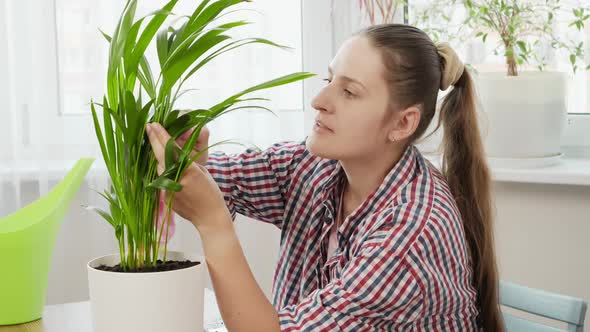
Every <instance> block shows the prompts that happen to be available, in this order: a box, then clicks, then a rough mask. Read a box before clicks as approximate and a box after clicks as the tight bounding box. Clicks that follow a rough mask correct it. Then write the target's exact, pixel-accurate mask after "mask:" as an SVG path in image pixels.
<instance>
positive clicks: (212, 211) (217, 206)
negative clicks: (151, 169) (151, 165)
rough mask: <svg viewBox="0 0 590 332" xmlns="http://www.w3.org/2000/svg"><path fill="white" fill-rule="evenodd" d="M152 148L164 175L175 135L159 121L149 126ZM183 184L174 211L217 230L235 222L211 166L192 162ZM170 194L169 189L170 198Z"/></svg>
mask: <svg viewBox="0 0 590 332" xmlns="http://www.w3.org/2000/svg"><path fill="white" fill-rule="evenodd" d="M146 132H147V134H148V137H149V140H150V143H151V145H152V149H153V150H154V154H155V156H156V159H157V160H158V174H162V172H163V171H164V165H165V157H164V156H165V147H166V143H167V142H168V140H170V138H171V136H170V134H168V132H167V131H166V129H164V128H163V127H162V126H161V125H160V124H158V123H152V124H148V125H147V127H146ZM180 184H181V185H182V186H183V188H182V190H181V191H180V192H177V193H174V200H173V202H172V208H173V210H174V211H175V212H176V213H178V214H179V215H180V216H182V217H183V218H185V219H188V220H190V221H191V222H192V223H193V224H194V225H195V226H196V227H197V229H198V230H199V232H200V233H202V232H203V231H207V232H208V231H214V230H216V229H217V228H220V227H226V226H227V223H226V222H227V221H229V223H230V225H231V215H230V213H229V211H228V209H227V206H226V205H225V201H224V199H223V194H222V193H221V191H220V190H219V187H218V186H217V183H216V182H215V180H214V179H213V177H211V174H209V172H208V171H207V169H206V168H205V167H204V166H203V165H200V164H197V163H192V164H191V165H190V166H189V167H188V168H187V169H186V170H185V172H184V174H183V176H182V178H181V179H180ZM169 195H170V193H168V192H166V197H167V198H168V197H169Z"/></svg>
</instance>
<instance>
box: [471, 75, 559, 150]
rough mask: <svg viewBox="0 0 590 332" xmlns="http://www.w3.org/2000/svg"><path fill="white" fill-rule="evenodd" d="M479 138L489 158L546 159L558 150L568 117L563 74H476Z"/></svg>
mask: <svg viewBox="0 0 590 332" xmlns="http://www.w3.org/2000/svg"><path fill="white" fill-rule="evenodd" d="M476 84H477V90H478V93H479V97H480V100H481V103H482V105H481V106H482V107H483V111H484V112H485V120H486V121H485V123H484V126H483V127H484V128H483V129H484V142H485V147H486V152H487V154H488V156H490V157H493V158H550V157H555V156H558V155H559V154H560V146H561V136H562V133H563V129H564V126H565V123H566V119H567V93H566V90H567V75H566V74H565V73H558V72H522V73H520V76H516V77H508V76H506V75H505V73H499V72H498V73H480V74H479V75H478V77H477V78H476Z"/></svg>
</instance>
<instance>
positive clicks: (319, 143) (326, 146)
mask: <svg viewBox="0 0 590 332" xmlns="http://www.w3.org/2000/svg"><path fill="white" fill-rule="evenodd" d="M330 146H331V145H330V142H327V140H326V139H324V138H323V137H317V136H316V135H314V133H312V134H311V135H309V136H307V139H306V141H305V147H306V148H307V150H308V151H309V152H310V153H311V154H312V155H314V156H317V157H320V158H325V159H335V158H334V157H335V156H334V153H331V152H333V151H331V150H332V149H330Z"/></svg>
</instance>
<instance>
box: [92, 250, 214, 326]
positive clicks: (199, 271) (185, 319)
mask: <svg viewBox="0 0 590 332" xmlns="http://www.w3.org/2000/svg"><path fill="white" fill-rule="evenodd" d="M166 259H167V260H186V259H188V260H191V261H198V262H200V264H199V265H196V266H192V267H190V268H185V269H181V270H174V271H164V272H149V273H120V272H107V271H101V270H97V269H95V267H98V266H100V265H102V264H104V265H108V266H114V265H116V264H118V263H119V262H120V258H119V255H118V254H117V255H109V256H104V257H100V258H97V259H94V260H92V261H90V262H89V263H88V282H89V288H90V304H91V307H92V318H93V326H94V332H119V331H120V332H134V331H137V332H163V331H174V332H195V331H203V309H204V308H203V293H204V288H205V260H204V259H202V257H200V256H197V255H189V254H183V253H180V252H170V251H169V252H168V254H167V256H166Z"/></svg>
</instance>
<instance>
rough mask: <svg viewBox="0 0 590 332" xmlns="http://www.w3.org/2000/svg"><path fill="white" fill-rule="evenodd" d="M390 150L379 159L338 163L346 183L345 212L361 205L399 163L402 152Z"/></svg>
mask: <svg viewBox="0 0 590 332" xmlns="http://www.w3.org/2000/svg"><path fill="white" fill-rule="evenodd" d="M392 150H393V151H392V152H390V153H389V154H387V153H385V154H381V158H375V157H373V158H362V159H361V158H359V159H356V160H341V161H340V163H341V164H342V168H343V169H344V173H345V174H346V181H347V183H346V185H345V186H344V187H345V191H344V198H343V200H344V210H345V211H347V212H348V213H350V212H352V211H353V210H355V209H356V208H357V207H358V206H359V205H361V204H362V203H363V202H364V201H365V199H367V197H368V196H369V195H370V194H371V193H372V192H373V191H375V190H376V189H377V188H378V187H379V186H380V185H381V183H382V182H383V180H384V179H385V177H386V176H387V174H388V173H389V171H391V169H392V168H393V167H394V166H395V165H396V164H397V163H398V162H399V160H400V159H401V157H402V154H403V152H404V150H400V149H392ZM348 213H347V214H348Z"/></svg>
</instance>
